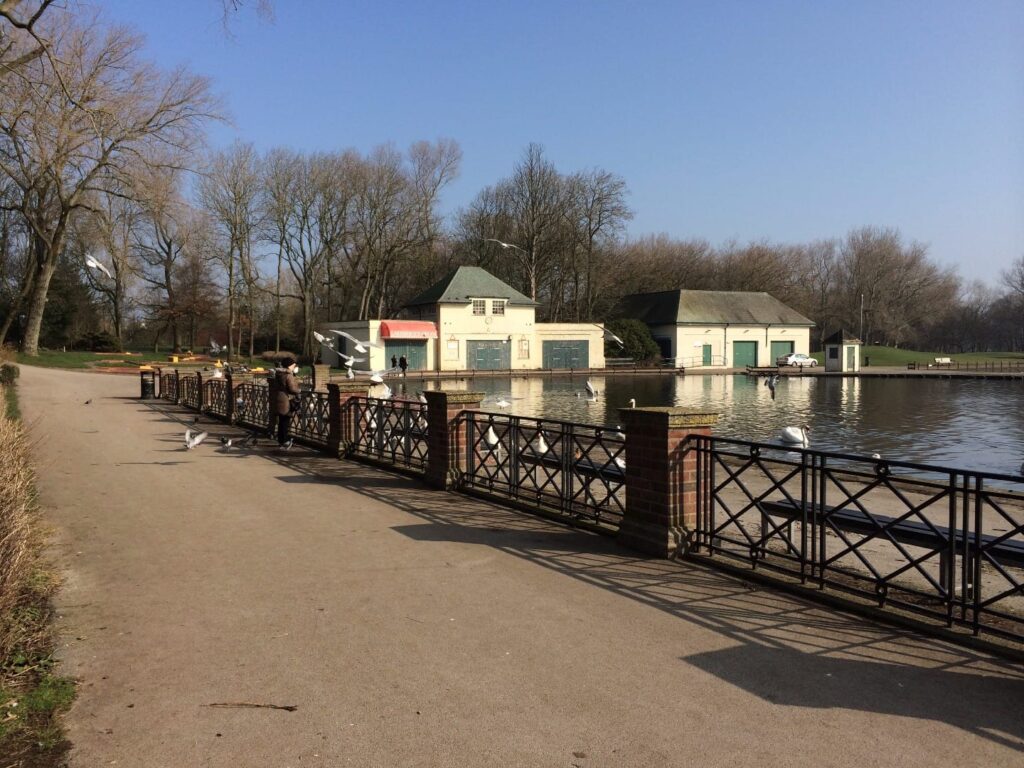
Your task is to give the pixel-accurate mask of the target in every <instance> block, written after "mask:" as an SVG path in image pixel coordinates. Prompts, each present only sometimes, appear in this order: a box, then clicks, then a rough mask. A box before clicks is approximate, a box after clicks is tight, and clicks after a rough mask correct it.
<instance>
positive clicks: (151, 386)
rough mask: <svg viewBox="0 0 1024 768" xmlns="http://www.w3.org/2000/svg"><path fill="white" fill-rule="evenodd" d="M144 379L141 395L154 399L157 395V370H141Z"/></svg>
mask: <svg viewBox="0 0 1024 768" xmlns="http://www.w3.org/2000/svg"><path fill="white" fill-rule="evenodd" d="M139 377H140V378H141V379H142V391H141V393H140V394H139V397H140V398H142V399H143V400H152V399H154V398H155V397H156V371H139Z"/></svg>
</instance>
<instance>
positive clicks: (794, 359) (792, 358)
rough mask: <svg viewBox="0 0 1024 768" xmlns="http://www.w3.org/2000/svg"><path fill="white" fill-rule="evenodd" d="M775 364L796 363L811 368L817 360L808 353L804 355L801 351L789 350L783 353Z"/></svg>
mask: <svg viewBox="0 0 1024 768" xmlns="http://www.w3.org/2000/svg"><path fill="white" fill-rule="evenodd" d="M775 364H776V365H796V366H800V367H803V366H805V365H806V366H809V367H811V368H813V367H814V366H816V365H817V364H818V361H817V360H815V359H814V358H813V357H811V356H809V355H805V354H803V353H802V352H790V353H789V354H788V355H783V356H782V357H780V358H778V359H777V360H776V361H775Z"/></svg>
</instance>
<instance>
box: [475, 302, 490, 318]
mask: <svg viewBox="0 0 1024 768" xmlns="http://www.w3.org/2000/svg"><path fill="white" fill-rule="evenodd" d="M473 314H474V315H486V314H487V299H473Z"/></svg>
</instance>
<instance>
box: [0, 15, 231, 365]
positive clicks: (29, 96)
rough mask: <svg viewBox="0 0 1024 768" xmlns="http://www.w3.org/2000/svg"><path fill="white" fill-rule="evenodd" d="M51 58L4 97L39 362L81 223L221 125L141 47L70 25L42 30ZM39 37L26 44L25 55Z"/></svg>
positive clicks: (2, 143)
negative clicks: (134, 178)
mask: <svg viewBox="0 0 1024 768" xmlns="http://www.w3.org/2000/svg"><path fill="white" fill-rule="evenodd" d="M43 26H45V27H46V32H47V38H48V39H49V41H50V48H49V54H50V55H47V56H44V57H35V58H33V59H31V60H30V61H28V62H26V63H25V64H23V65H22V67H21V68H20V70H19V77H17V78H6V79H5V81H4V87H3V88H2V89H0V172H2V173H3V174H4V175H6V176H7V177H9V178H10V179H11V180H12V181H13V182H14V184H15V186H16V187H17V190H18V192H19V195H18V199H17V200H16V201H15V202H14V203H13V205H12V207H13V208H15V209H16V210H18V211H19V212H20V213H21V215H22V216H23V217H24V218H25V220H26V222H27V224H28V226H29V227H30V228H31V230H32V234H33V241H34V242H33V249H32V256H33V260H34V269H35V274H34V277H33V288H32V292H31V295H30V297H29V306H28V319H27V324H26V330H25V338H24V341H23V349H24V351H25V353H26V354H28V355H36V354H38V349H39V331H40V327H41V324H42V319H43V311H44V309H45V306H46V296H47V291H48V289H49V285H50V279H51V278H52V276H53V272H54V270H55V269H56V266H57V261H58V257H59V255H60V253H61V251H62V249H63V247H64V243H65V240H66V238H67V235H68V230H69V226H70V224H71V219H72V217H73V216H75V215H77V214H78V213H79V212H80V211H82V210H87V209H90V208H92V207H93V206H94V205H95V195H96V193H98V192H101V191H104V190H108V191H109V190H112V189H115V188H116V187H117V185H118V184H124V183H126V181H127V179H128V177H129V171H130V170H131V169H132V168H134V167H137V166H139V165H140V164H144V163H146V162H148V158H150V157H153V156H154V155H153V153H152V152H151V151H149V150H151V149H152V148H154V147H157V148H160V147H174V148H175V149H178V150H185V149H190V148H191V147H192V146H193V145H194V144H195V142H196V141H197V140H198V138H199V137H200V129H201V127H202V124H203V123H204V122H205V121H206V120H207V119H209V118H211V117H213V116H215V114H216V105H215V103H214V100H213V99H212V97H211V96H210V93H209V88H208V85H207V82H206V80H205V79H203V78H199V77H196V76H194V75H191V74H189V73H188V72H186V71H185V70H181V69H179V70H175V71H173V72H170V73H167V74H165V73H162V72H160V71H159V70H157V69H156V68H155V67H153V66H152V65H149V64H147V63H144V62H143V61H142V60H141V58H140V56H139V54H140V50H141V47H142V42H141V40H140V38H138V37H137V36H135V35H133V34H132V33H130V32H128V31H127V30H125V29H123V28H119V27H106V28H105V27H102V26H101V25H100V24H99V23H98V22H96V21H95V19H93V20H86V21H85V22H83V23H79V22H78V21H76V20H74V19H71V18H70V17H68V16H67V15H63V16H61V17H59V18H57V20H56V21H55V22H54V23H53V24H44V25H43ZM34 44H35V38H34V37H28V36H26V35H21V36H20V37H19V38H18V39H17V40H15V41H14V43H13V46H14V49H15V50H14V55H17V51H22V52H27V51H29V50H30V49H31V48H32V46H33V45H34Z"/></svg>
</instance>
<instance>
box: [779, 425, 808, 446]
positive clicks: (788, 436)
mask: <svg viewBox="0 0 1024 768" xmlns="http://www.w3.org/2000/svg"><path fill="white" fill-rule="evenodd" d="M810 431H811V428H810V427H809V426H807V425H806V424H804V425H802V426H799V427H783V428H782V432H781V433H780V434H779V439H780V440H782V442H784V443H794V444H798V445H802V446H803V447H804V448H806V447H807V444H808V440H807V434H808V433H809V432H810Z"/></svg>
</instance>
